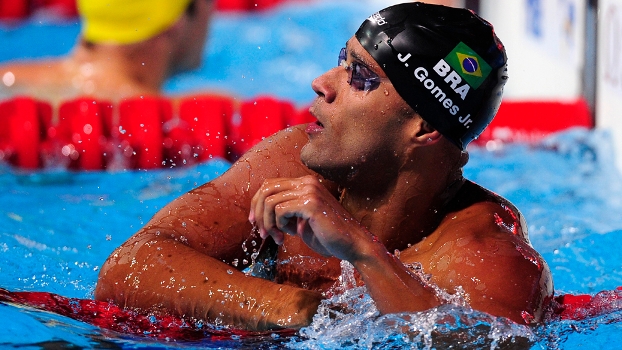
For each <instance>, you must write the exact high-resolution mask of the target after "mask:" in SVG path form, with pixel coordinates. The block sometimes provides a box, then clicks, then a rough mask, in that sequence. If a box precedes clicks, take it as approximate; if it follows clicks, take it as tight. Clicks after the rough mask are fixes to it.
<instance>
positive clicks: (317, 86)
mask: <svg viewBox="0 0 622 350" xmlns="http://www.w3.org/2000/svg"><path fill="white" fill-rule="evenodd" d="M338 69H339V68H338V67H337V68H333V69H331V70H329V71H328V72H326V73H324V74H322V75H320V76H319V77H317V78H315V79H313V82H312V83H311V88H313V91H315V93H316V94H317V95H318V96H319V97H323V98H324V101H326V103H332V102H333V101H334V100H335V97H336V96H337V90H336V89H335V88H334V86H335V85H334V84H335V83H336V80H335V79H336V78H337V74H336V73H337V72H336V70H338ZM341 69H342V70H343V68H341Z"/></svg>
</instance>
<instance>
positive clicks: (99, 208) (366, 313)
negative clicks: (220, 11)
mask: <svg viewBox="0 0 622 350" xmlns="http://www.w3.org/2000/svg"><path fill="white" fill-rule="evenodd" d="M356 4H359V5H356ZM356 4H355V3H354V2H345V1H344V2H340V3H338V4H329V3H328V2H319V3H314V4H311V5H308V6H305V7H302V6H286V7H282V8H279V9H277V10H274V11H270V12H266V13H261V14H254V15H227V16H219V17H217V18H216V19H215V21H214V24H213V28H212V33H211V36H210V38H209V45H208V47H207V52H208V55H207V56H206V62H205V65H204V67H202V68H201V69H199V70H197V71H195V72H192V73H188V74H184V75H181V76H178V77H175V78H174V79H171V80H170V81H169V82H168V84H167V85H166V90H167V91H168V92H169V93H186V92H190V91H195V90H197V89H221V90H225V91H230V92H231V93H232V94H233V93H235V94H236V95H238V96H241V97H243V98H252V97H253V96H257V95H260V94H266V93H270V94H273V95H276V96H279V97H282V98H286V99H289V100H291V101H294V102H296V103H298V104H301V105H302V104H305V103H308V102H309V101H310V100H311V98H312V97H313V93H312V91H311V89H310V87H309V86H310V82H311V80H312V78H313V77H314V76H316V75H318V74H320V73H321V72H323V71H324V70H326V69H328V68H330V67H332V66H333V65H334V64H335V61H336V58H335V56H336V53H337V52H338V49H339V48H340V47H341V46H342V45H343V43H344V42H345V41H346V40H347V39H348V38H349V36H350V35H351V34H352V33H353V31H354V30H356V28H357V26H358V24H359V22H360V21H361V20H362V19H363V18H364V17H366V16H367V15H368V14H369V13H368V12H369V11H367V10H366V9H365V8H364V7H365V6H360V4H361V3H360V2H359V3H356ZM78 31H79V27H78V25H77V24H76V23H63V24H59V23H53V22H50V21H49V20H46V21H41V23H40V22H39V20H37V21H33V22H30V23H26V24H21V25H19V26H12V27H5V28H3V29H2V30H0V42H1V43H2V45H0V60H2V61H4V60H9V59H14V58H24V57H28V58H38V57H45V56H54V55H61V54H64V53H66V52H67V51H68V50H69V49H70V48H71V45H73V42H74V41H75V36H76V35H77V33H78ZM42 33H45V35H42ZM50 38H54V40H50ZM25 43H27V44H25ZM51 43H54V44H55V45H52V44H51ZM611 145H612V142H611V140H610V139H609V136H608V134H607V133H606V132H604V131H600V130H596V131H592V130H583V129H577V130H569V131H566V132H563V133H560V134H557V135H553V136H551V137H549V138H547V139H545V140H543V141H542V142H539V143H534V144H529V145H526V144H512V145H502V146H500V147H495V148H494V149H490V150H489V149H486V148H485V147H471V148H470V153H471V160H470V162H469V164H468V165H467V166H466V168H465V175H466V176H467V177H468V178H469V179H471V180H474V181H476V182H478V183H480V184H482V185H484V186H485V187H488V188H490V189H492V190H493V191H495V192H497V193H499V194H501V195H503V196H505V197H506V198H508V199H510V200H511V201H512V202H513V203H514V204H516V205H517V206H518V207H519V208H520V210H521V211H522V213H523V214H524V215H525V217H526V219H527V223H528V225H529V231H530V236H531V240H532V243H533V245H534V246H535V247H536V249H538V250H539V251H540V252H541V253H542V254H543V256H544V257H545V259H546V260H547V261H548V263H549V265H550V267H551V270H552V272H553V276H554V280H555V288H556V290H557V293H559V294H561V293H575V294H584V293H587V294H594V293H596V292H598V291H601V290H609V289H613V288H615V287H617V286H622V252H620V249H619V248H618V242H619V240H620V238H622V215H620V213H622V181H620V180H621V176H620V174H619V173H618V172H617V171H616V169H615V168H614V166H613V165H612V164H613V152H612V150H611ZM228 166H229V164H228V163H226V162H223V161H214V162H211V163H207V164H201V165H197V166H193V167H187V168H182V169H168V170H157V171H149V172H144V171H128V172H114V173H101V172H99V173H69V172H64V171H39V172H34V173H33V172H30V173H24V172H19V171H17V170H15V169H12V168H10V167H8V166H6V165H0V188H1V189H2V191H0V287H3V288H7V289H9V290H19V291H47V292H54V293H58V294H61V295H63V296H68V297H77V298H90V297H92V293H93V288H94V286H95V283H96V279H97V274H98V270H99V267H100V266H101V264H102V263H103V261H104V260H105V259H106V257H107V256H108V255H109V254H110V252H111V251H112V250H113V249H114V248H115V247H117V246H118V245H119V244H121V243H122V242H123V241H125V240H126V239H127V238H128V237H129V236H130V235H131V234H133V233H134V232H135V231H136V230H137V229H138V228H139V227H141V226H142V225H143V224H144V223H145V222H146V221H147V220H148V219H149V218H150V217H151V216H152V215H153V214H154V213H155V212H156V211H157V210H158V209H159V208H161V207H162V206H163V205H165V204H166V203H168V202H169V201H170V200H172V199H173V198H175V197H177V196H179V195H181V194H183V193H184V192H186V191H188V190H190V189H191V188H194V187H196V186H198V185H201V184H203V183H205V182H207V181H209V180H210V179H213V178H214V177H216V176H218V175H219V174H221V173H222V172H224V171H225V170H226V169H227V168H228ZM350 293H354V294H353V295H354V297H351V298H350V299H348V295H346V296H344V297H343V298H345V299H343V300H337V302H346V303H349V304H350V305H351V308H352V309H353V310H354V312H353V313H351V314H339V315H336V314H334V312H333V313H332V314H331V312H332V311H330V310H329V309H327V308H323V309H321V310H320V313H319V314H318V316H317V317H316V319H315V320H314V322H313V324H312V326H311V327H308V328H306V329H303V330H302V331H301V333H300V334H299V335H298V336H296V337H293V338H291V339H269V340H266V339H255V340H229V341H222V342H202V343H188V342H165V341H155V340H152V339H147V338H142V337H136V336H127V335H122V334H118V333H114V332H110V331H106V330H102V329H98V328H96V327H93V326H90V325H87V324H84V323H81V322H77V321H73V320H70V319H67V318H64V317H60V316H57V315H53V314H49V313H44V312H40V311H36V310H32V309H25V308H17V307H14V306H9V305H4V304H0V347H9V348H45V347H48V348H52V347H54V346H63V345H65V346H69V345H71V344H73V345H74V346H77V347H83V348H103V347H111V346H112V347H121V348H163V349H170V348H194V347H207V348H249V349H256V348H264V349H270V348H282V347H287V348H296V349H309V348H313V349H341V348H350V349H361V348H387V349H388V348H403V347H415V348H426V346H428V347H429V346H438V347H441V346H440V345H439V344H432V345H431V344H430V340H429V338H426V334H427V333H426V332H430V330H431V329H432V328H431V327H437V328H440V329H443V327H445V329H448V330H449V331H461V332H462V333H461V334H466V335H467V336H466V338H467V339H469V341H470V343H469V344H470V347H471V348H473V347H477V346H476V345H477V344H478V341H482V340H483V339H484V340H485V339H487V338H489V337H490V338H491V339H492V340H493V341H494V340H498V339H500V338H501V337H503V336H512V335H513V336H517V337H518V336H523V337H527V338H531V339H533V341H534V342H535V343H534V344H533V345H532V348H533V349H546V348H558V349H579V348H580V349H602V348H611V347H612V346H615V344H618V343H619V341H620V340H622V322H621V321H619V320H620V318H622V313H621V312H614V313H610V314H607V315H604V316H600V317H597V318H594V319H590V320H587V321H583V322H570V321H564V322H554V323H551V324H550V325H548V326H546V327H542V328H540V329H536V330H528V329H525V328H521V327H516V326H515V325H512V324H508V323H506V322H504V321H503V320H501V319H494V318H490V317H488V316H486V315H482V314H478V313H473V312H469V311H468V310H463V309H453V308H445V309H440V310H433V311H431V312H428V313H421V314H415V315H389V316H385V317H377V316H376V314H375V309H374V307H373V303H371V302H370V300H369V298H358V297H357V296H358V295H360V293H361V291H357V290H354V291H351V292H350ZM356 293H359V294H356ZM439 317H445V318H457V319H459V320H460V322H456V323H454V324H449V325H447V324H444V323H442V322H441V321H439ZM474 325H480V326H482V325H483V331H482V330H481V329H480V328H478V327H474ZM404 329H408V330H409V331H404ZM412 332H415V333H412ZM413 334H415V335H413ZM616 341H617V342H616ZM454 345H455V346H456V347H458V348H460V347H459V346H458V345H457V344H454ZM493 345H494V343H493ZM484 347H486V348H490V344H487V345H485V346H484Z"/></svg>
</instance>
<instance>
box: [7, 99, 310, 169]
mask: <svg viewBox="0 0 622 350" xmlns="http://www.w3.org/2000/svg"><path fill="white" fill-rule="evenodd" d="M314 120H315V118H313V116H311V115H310V114H309V112H308V108H306V107H303V108H300V109H296V108H295V107H294V104H293V103H291V102H289V101H285V100H279V99H276V98H273V97H269V96H259V97H257V98H254V99H249V100H247V101H241V102H238V101H235V99H233V98H230V97H227V96H219V95H197V96H186V97H183V98H181V99H178V100H172V99H167V98H164V97H156V96H140V97H136V98H128V99H125V100H123V101H121V102H120V103H119V104H118V105H116V106H115V105H113V104H112V103H110V102H107V101H100V100H94V99H92V98H86V97H83V98H77V99H74V100H70V101H65V102H63V103H62V104H61V105H60V106H59V108H57V109H56V110H53V108H52V107H51V105H50V104H49V103H46V102H44V101H38V100H35V99H32V98H29V97H16V98H13V99H10V100H7V101H3V102H0V160H4V161H6V162H9V163H10V164H12V165H14V166H16V167H19V168H24V169H32V170H36V169H41V168H46V167H51V168H59V167H61V168H62V167H66V168H68V169H71V170H86V171H89V170H103V169H107V168H109V167H111V166H112V167H116V168H117V169H119V168H123V169H155V168H168V167H180V166H184V165H192V164H196V163H200V162H204V161H207V160H209V159H212V158H222V159H227V160H229V161H235V160H236V159H237V158H238V157H239V156H241V155H242V154H243V153H244V152H246V151H247V150H249V149H250V148H251V147H252V146H254V145H255V144H256V143H257V142H259V141H261V140H262V139H263V138H265V137H268V136H270V135H272V134H273V133H275V132H277V131H278V130H281V129H283V128H285V127H287V126H290V125H296V124H302V123H308V122H311V121H314Z"/></svg>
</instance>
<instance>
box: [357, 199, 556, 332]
mask: <svg viewBox="0 0 622 350" xmlns="http://www.w3.org/2000/svg"><path fill="white" fill-rule="evenodd" d="M483 206H493V207H494V206H496V205H495V204H483ZM474 207H475V206H474ZM473 209H476V210H471V211H470V212H466V213H459V214H457V215H456V216H454V218H455V219H454V220H451V222H450V223H449V224H445V225H441V227H439V229H440V230H443V233H442V235H441V239H438V240H436V241H435V242H433V243H432V244H431V245H430V247H429V251H428V252H429V253H424V254H412V251H409V250H406V251H405V252H403V253H402V254H401V255H400V259H401V260H400V259H398V258H397V257H395V256H393V255H392V254H389V253H388V252H387V251H386V249H385V248H384V246H382V245H381V244H378V243H373V244H369V245H367V248H366V250H361V252H362V254H359V255H357V257H356V258H355V259H353V260H352V261H351V263H352V264H353V265H354V266H355V268H356V269H357V270H358V271H359V273H360V274H361V276H362V278H363V280H364V281H365V283H366V285H367V288H368V290H369V292H370V295H371V296H372V298H373V299H374V300H375V301H376V304H377V306H378V309H379V311H381V312H382V313H394V312H409V311H422V310H426V309H429V308H430V307H433V306H437V305H440V304H441V303H444V302H445V301H443V300H440V299H437V297H436V294H435V293H434V292H433V291H432V289H430V288H429V287H426V286H425V283H423V282H422V280H421V278H420V277H419V276H417V275H415V274H412V273H411V272H410V271H409V270H408V268H407V267H406V266H405V264H409V263H419V262H421V263H423V266H424V270H423V273H425V274H429V275H431V276H432V279H431V281H432V283H435V284H436V285H437V286H439V287H440V288H442V289H444V290H445V291H447V292H449V293H455V292H456V288H457V287H459V286H460V287H462V288H463V289H464V291H465V294H466V297H467V301H468V303H469V305H470V306H471V307H473V308H474V309H476V310H480V311H484V312H487V313H490V314H492V315H494V316H503V317H507V318H510V319H511V320H513V321H515V322H519V323H525V322H527V323H531V322H539V321H540V320H541V319H542V316H543V309H544V305H545V304H546V300H547V299H548V298H550V297H551V296H552V292H553V290H552V280H551V275H550V271H549V270H548V267H547V265H546V262H545V261H544V260H543V259H542V258H541V257H540V256H539V255H538V254H537V252H535V250H533V248H531V247H530V246H529V244H528V243H527V242H526V241H525V240H523V239H522V236H521V235H518V234H513V233H511V232H507V231H506V230H505V229H504V228H503V227H501V226H500V225H498V223H497V222H498V220H499V219H500V217H499V216H495V215H494V213H495V212H498V213H501V212H499V211H498V210H496V209H493V210H491V209H490V208H479V209H481V210H477V208H473ZM501 216H503V213H501Z"/></svg>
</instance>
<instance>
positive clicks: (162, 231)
mask: <svg viewBox="0 0 622 350" xmlns="http://www.w3.org/2000/svg"><path fill="white" fill-rule="evenodd" d="M306 141H307V136H306V134H305V133H304V132H303V131H302V130H301V129H300V128H292V129H289V130H285V131H282V132H280V133H278V134H276V135H275V136H273V137H271V138H268V139H266V140H264V141H263V142H261V143H260V144H259V145H257V146H256V147H254V148H253V149H252V150H251V151H249V152H248V153H247V154H246V155H244V156H243V157H242V158H241V159H240V160H239V161H238V162H236V163H235V164H234V165H233V166H232V167H231V169H229V171H227V172H226V173H225V174H223V175H222V176H221V177H219V178H217V179H215V180H214V181H212V182H210V183H208V184H205V185H203V186H201V187H199V188H197V189H195V190H193V191H191V192H189V193H187V194H185V195H183V196H181V197H180V198H178V199H177V200H175V201H173V202H172V203H170V204H169V205H167V206H166V207H164V208H163V209H162V210H160V211H159V212H158V213H157V214H156V215H155V216H154V218H153V219H152V220H151V221H150V222H149V223H148V224H147V226H145V227H144V228H143V229H142V230H141V231H139V232H138V233H137V234H136V235H135V236H134V237H132V238H131V239H130V240H129V241H128V242H126V243H125V244H124V245H123V246H122V247H120V248H119V249H118V250H117V251H115V252H114V253H113V254H112V255H111V256H110V257H109V259H108V261H107V262H106V263H105V264H104V266H103V267H102V269H101V271H100V278H99V281H98V285H97V289H96V292H95V297H96V298H97V299H101V300H113V301H115V302H117V303H119V304H121V305H125V306H133V307H140V308H149V307H165V308H167V309H169V310H172V311H174V312H176V313H177V314H180V315H188V316H195V317H199V318H202V317H208V319H210V320H216V317H219V318H220V319H221V320H224V321H225V323H228V324H234V325H237V326H243V327H245V328H250V329H265V328H270V327H275V326H282V327H290V328H297V327H300V326H303V325H306V324H308V323H309V322H310V320H311V317H312V315H313V313H315V310H316V309H317V306H318V304H319V300H320V296H319V295H318V294H317V293H314V292H309V291H306V290H301V289H297V288H292V287H286V286H281V285H276V284H274V283H271V282H269V281H263V280H259V279H255V278H250V277H246V276H245V275H244V274H242V273H241V272H239V271H238V270H241V269H243V268H244V267H245V264H244V260H247V261H249V262H250V260H251V259H250V253H252V249H253V245H252V239H253V238H254V237H253V235H252V234H251V232H252V226H251V225H250V224H249V223H248V210H249V207H250V193H254V192H255V191H256V190H257V189H258V188H259V186H260V184H261V182H263V180H264V179H266V178H269V177H274V176H301V175H308V174H310V173H311V171H310V170H309V169H308V168H306V167H304V166H303V165H302V164H301V163H300V160H299V152H300V148H301V147H302V146H303V145H304V143H305V142H306ZM324 183H327V182H324ZM244 243H246V246H244ZM260 243H261V242H260V240H257V241H256V245H257V246H259V245H260ZM245 249H246V250H247V251H245ZM223 261H224V262H223ZM246 265H247V264H246ZM230 272H231V273H230ZM206 278H207V280H206ZM210 293H211V295H210ZM227 297H229V298H230V299H227ZM223 301H224V302H225V303H224V304H222V302H223ZM265 310H267V311H266V312H265V315H264V311H265ZM221 314H222V315H221ZM290 317H291V319H290ZM283 320H286V322H283Z"/></svg>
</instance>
